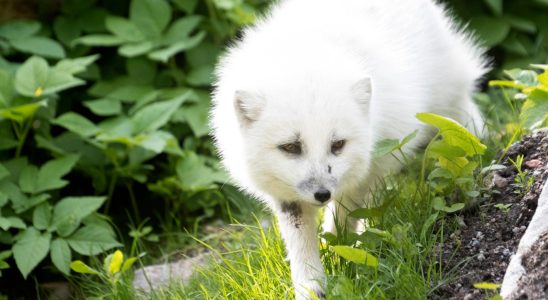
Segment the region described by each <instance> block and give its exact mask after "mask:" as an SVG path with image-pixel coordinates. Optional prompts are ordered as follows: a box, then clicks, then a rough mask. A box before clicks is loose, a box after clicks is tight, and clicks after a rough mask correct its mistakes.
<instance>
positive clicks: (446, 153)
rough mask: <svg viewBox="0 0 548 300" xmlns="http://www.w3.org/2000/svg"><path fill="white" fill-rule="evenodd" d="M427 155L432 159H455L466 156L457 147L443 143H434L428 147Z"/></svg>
mask: <svg viewBox="0 0 548 300" xmlns="http://www.w3.org/2000/svg"><path fill="white" fill-rule="evenodd" d="M428 154H429V155H432V156H434V157H439V156H442V157H445V158H457V157H463V156H466V152H465V151H464V150H463V149H462V148H461V147H458V146H451V145H450V144H448V143H446V142H445V141H434V142H432V143H431V144H430V146H428Z"/></svg>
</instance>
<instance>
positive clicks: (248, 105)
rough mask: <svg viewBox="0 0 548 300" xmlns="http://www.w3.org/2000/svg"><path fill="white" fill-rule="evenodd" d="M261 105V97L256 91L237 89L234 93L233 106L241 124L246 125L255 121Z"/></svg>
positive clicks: (262, 103)
mask: <svg viewBox="0 0 548 300" xmlns="http://www.w3.org/2000/svg"><path fill="white" fill-rule="evenodd" d="M263 106H264V100H263V98H262V97H261V96H260V95H258V94H256V93H251V92H248V91H242V90H238V91H236V93H235V94H234V108H235V109H236V114H237V115H238V119H239V121H240V124H241V125H242V126H245V127H247V126H249V125H251V124H252V123H253V122H255V121H257V119H258V118H259V115H260V114H261V111H262V109H263Z"/></svg>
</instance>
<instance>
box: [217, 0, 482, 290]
mask: <svg viewBox="0 0 548 300" xmlns="http://www.w3.org/2000/svg"><path fill="white" fill-rule="evenodd" d="M485 71H486V69H485V62H484V60H483V58H482V52H481V49H480V48H478V47H477V46H475V45H474V43H473V41H472V39H471V38H470V37H469V36H468V35H466V34H464V33H463V32H462V30H460V29H458V27H457V26H456V25H455V24H454V23H453V22H452V21H451V19H450V18H449V17H448V16H447V14H446V12H445V11H444V9H443V8H442V7H440V6H439V5H438V4H436V3H434V1H432V0H407V1H398V0H384V1H366V0H337V1H336V0H286V1H281V2H279V3H277V4H276V5H274V7H273V8H272V10H271V11H270V13H269V14H268V15H267V16H265V17H264V18H263V19H261V20H260V21H258V22H257V24H256V25H255V26H253V27H250V28H247V29H246V30H245V31H244V33H243V36H242V38H241V39H240V40H239V41H237V42H236V43H235V44H234V45H233V46H232V47H230V48H229V49H228V51H227V53H226V55H225V56H224V57H223V58H222V59H221V61H220V63H219V65H218V67H217V82H216V87H215V90H214V95H213V108H212V111H211V122H212V127H213V131H214V132H213V134H214V138H215V141H216V145H217V147H218V149H219V150H220V154H221V157H222V161H223V163H224V165H225V166H226V168H227V170H228V171H229V173H230V174H231V176H232V178H233V179H234V181H235V182H236V183H237V184H238V185H239V186H240V187H241V188H242V189H244V190H245V191H247V192H249V193H250V194H252V195H254V196H255V197H256V198H258V199H260V200H262V201H264V202H265V203H266V204H267V205H268V206H269V207H270V208H271V209H272V211H273V212H274V213H276V214H277V216H278V221H279V226H280V228H281V233H282V236H283V238H284V240H285V243H286V247H287V255H288V257H289V261H290V264H291V275H292V279H293V283H294V286H295V289H296V297H297V298H298V299H306V298H307V297H309V295H310V294H311V293H312V292H314V293H316V295H317V296H322V295H323V292H322V285H323V283H324V282H323V281H324V279H325V275H324V271H323V267H322V265H321V262H320V256H319V249H318V241H317V232H316V230H317V225H316V215H317V212H318V210H319V209H320V208H322V207H323V206H325V205H327V207H328V209H327V210H326V213H325V220H324V230H327V231H331V232H334V233H335V232H336V229H335V227H336V226H339V225H340V226H355V224H354V223H353V222H351V221H345V220H346V212H347V211H348V210H352V209H354V208H357V207H358V206H360V204H363V203H366V202H365V201H366V199H367V195H368V194H369V193H370V192H371V190H372V189H373V188H374V185H375V181H376V180H377V179H378V178H381V177H382V176H384V175H386V174H387V173H389V172H396V171H398V169H399V168H400V167H401V166H400V165H399V164H398V163H397V161H396V160H395V159H394V158H392V157H390V156H386V157H383V158H378V159H373V158H372V156H371V150H372V149H373V147H374V145H375V143H376V142H377V141H379V140H382V139H387V138H390V139H401V138H403V137H404V136H406V135H408V134H410V133H411V132H413V131H414V130H418V135H417V137H416V138H415V139H413V140H412V141H411V143H410V144H409V146H408V147H407V151H410V152H412V151H415V150H416V149H417V148H419V147H421V146H423V145H424V144H426V143H427V142H428V141H429V139H430V138H431V137H432V136H433V132H432V130H431V129H429V128H427V127H426V126H425V125H423V124H421V123H420V122H419V121H418V120H417V119H416V118H415V114H416V113H418V112H434V113H437V114H440V115H443V116H446V117H450V118H452V119H454V120H456V121H459V122H460V123H463V124H466V125H467V126H469V127H475V128H476V129H477V128H479V129H481V128H482V123H481V118H480V116H479V113H478V110H477V108H476V107H475V105H474V104H473V102H472V100H471V95H472V92H473V91H474V88H475V85H476V81H477V80H478V78H480V77H481V76H482V75H483V74H484V73H485ZM335 220H339V221H338V222H339V223H338V224H336V222H335Z"/></svg>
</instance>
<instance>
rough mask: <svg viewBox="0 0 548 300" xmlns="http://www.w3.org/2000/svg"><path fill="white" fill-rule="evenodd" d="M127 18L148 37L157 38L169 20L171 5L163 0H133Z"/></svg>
mask: <svg viewBox="0 0 548 300" xmlns="http://www.w3.org/2000/svg"><path fill="white" fill-rule="evenodd" d="M129 19H130V20H131V22H133V23H135V24H136V25H137V27H138V28H139V29H140V31H141V32H142V33H143V34H144V35H145V36H146V37H148V38H153V39H154V38H158V37H159V36H160V35H161V34H162V31H163V30H164V29H165V28H166V26H167V24H169V21H170V20H171V7H170V6H169V4H168V3H167V2H166V1H165V0H133V1H131V5H130V8H129Z"/></svg>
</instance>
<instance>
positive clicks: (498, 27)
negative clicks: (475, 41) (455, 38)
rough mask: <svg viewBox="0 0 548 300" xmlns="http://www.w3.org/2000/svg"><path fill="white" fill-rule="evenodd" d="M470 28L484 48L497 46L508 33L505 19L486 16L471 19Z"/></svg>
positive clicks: (508, 28) (508, 27)
mask: <svg viewBox="0 0 548 300" xmlns="http://www.w3.org/2000/svg"><path fill="white" fill-rule="evenodd" d="M470 28H471V29H472V30H473V31H474V32H475V33H476V34H477V35H478V36H479V37H480V39H481V40H482V41H483V45H484V46H485V47H493V46H495V45H497V44H499V43H500V42H502V41H503V40H504V39H505V38H506V36H508V32H510V24H508V22H507V21H506V20H505V19H503V18H494V17H488V16H479V17H473V18H472V20H471V21H470Z"/></svg>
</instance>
